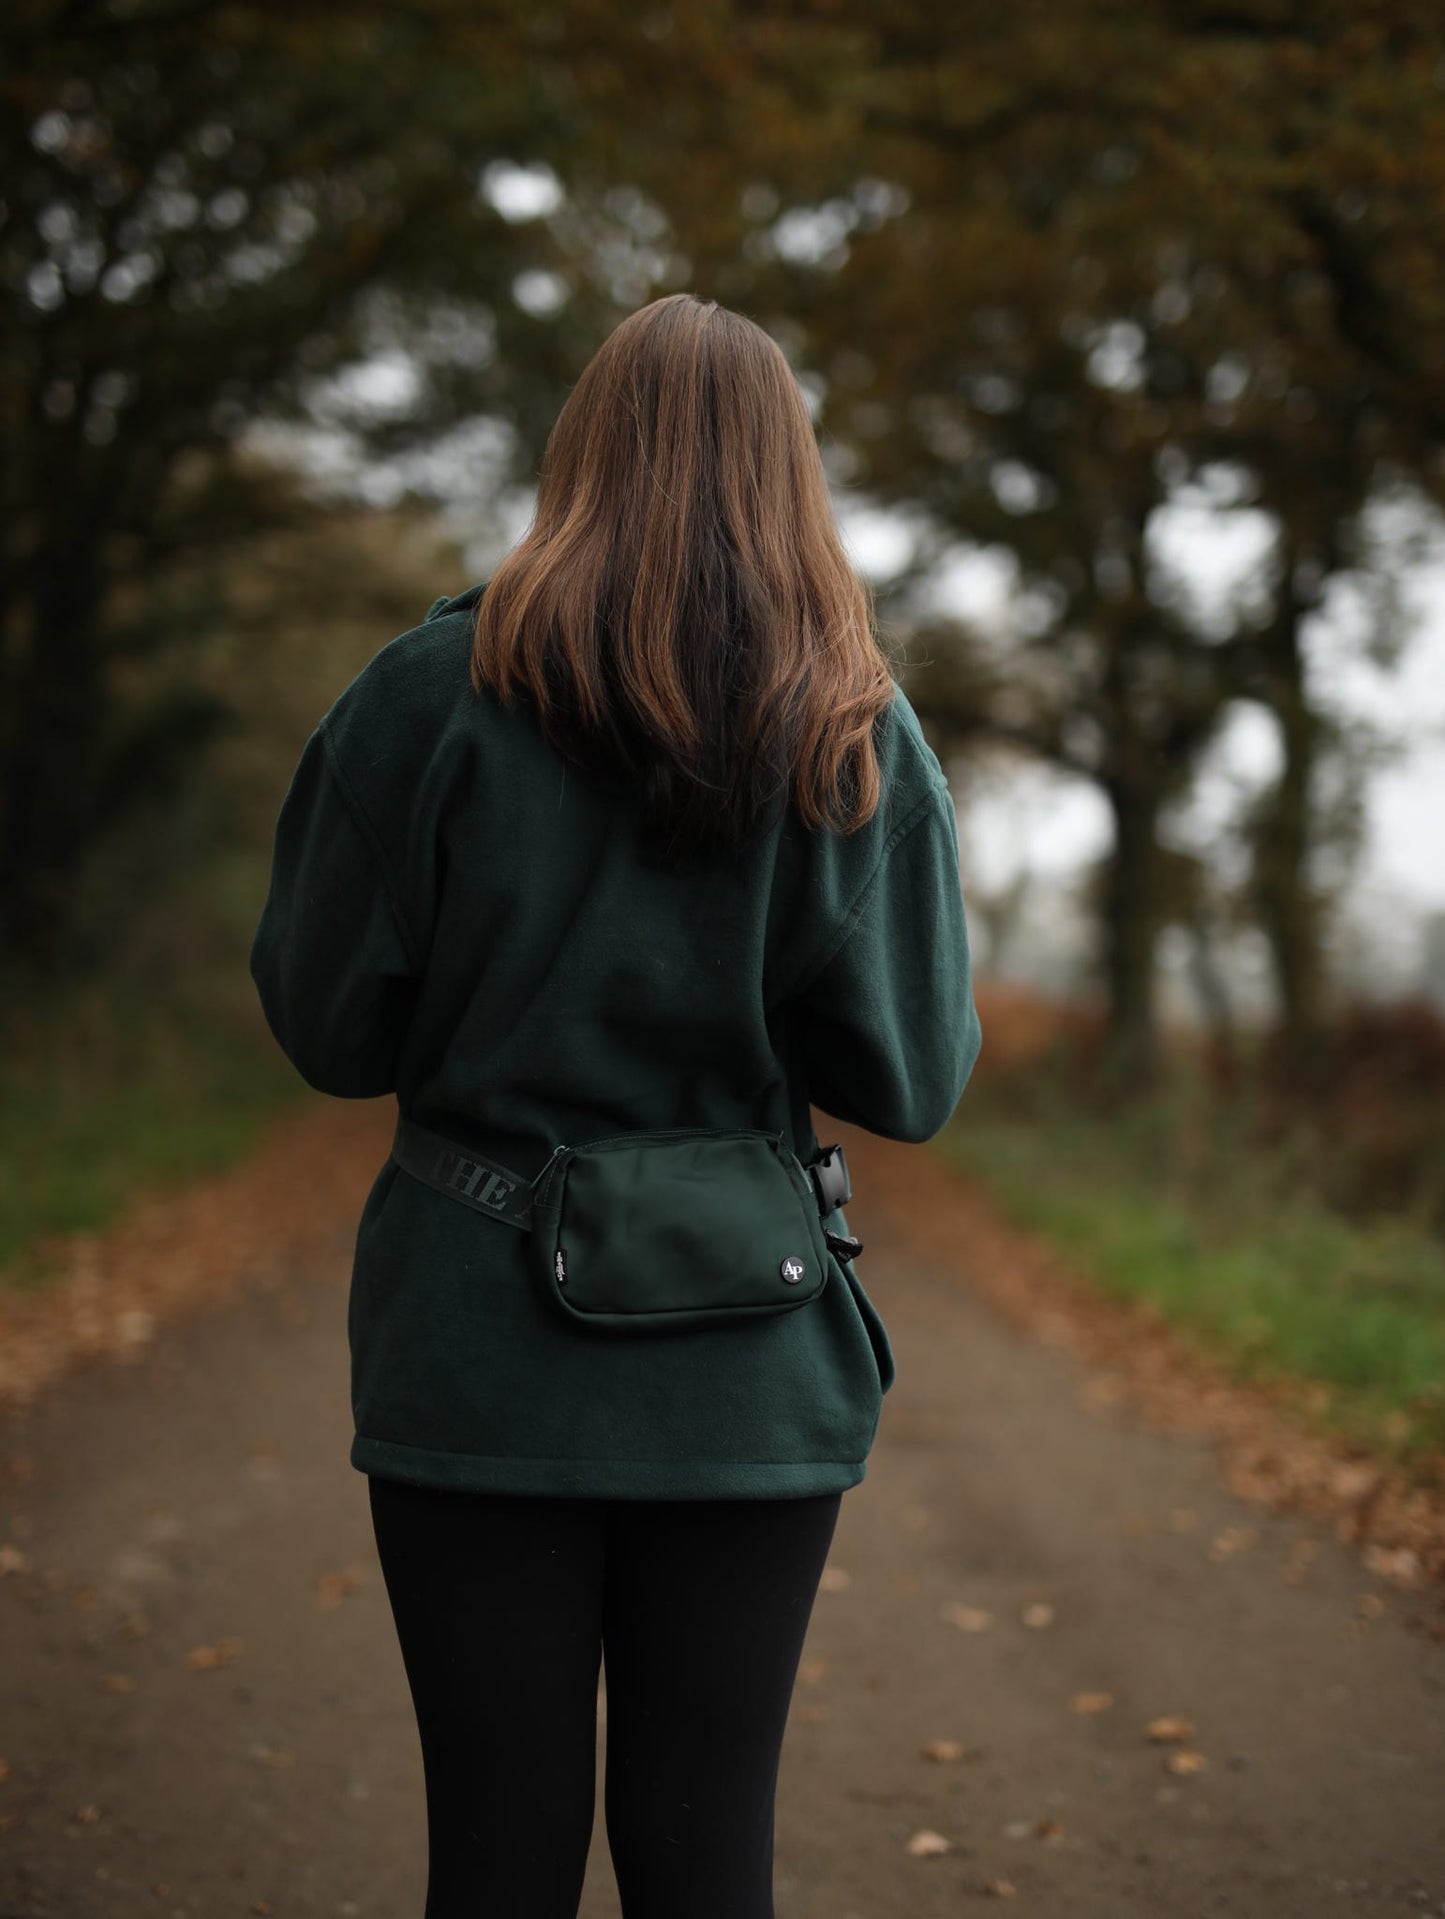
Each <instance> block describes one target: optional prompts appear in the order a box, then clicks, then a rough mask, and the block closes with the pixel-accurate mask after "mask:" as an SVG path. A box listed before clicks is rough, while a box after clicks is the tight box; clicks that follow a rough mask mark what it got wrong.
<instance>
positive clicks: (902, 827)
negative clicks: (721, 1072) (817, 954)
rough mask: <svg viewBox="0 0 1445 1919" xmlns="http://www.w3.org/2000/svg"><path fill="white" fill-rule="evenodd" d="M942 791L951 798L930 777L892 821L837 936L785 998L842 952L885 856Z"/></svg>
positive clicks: (801, 989)
mask: <svg viewBox="0 0 1445 1919" xmlns="http://www.w3.org/2000/svg"><path fill="white" fill-rule="evenodd" d="M944 794H946V795H947V796H948V798H949V800H950V801H951V800H952V798H953V793H952V789H951V788H950V787H948V786H947V785H946V784H945V783H944V782H943V781H942V780H936V779H930V780H929V783H928V791H927V792H926V793H925V794H924V795H923V797H922V798H921V799H920V800H919V802H918V804H917V805H916V806H913V807H910V808H909V810H908V812H907V813H905V814H904V816H903V818H902V819H901V820H898V821H897V822H896V823H895V824H894V826H893V827H892V828H891V829H890V831H889V834H888V837H887V839H886V840H884V842H883V845H882V848H881V850H880V852H879V854H878V858H877V860H876V861H875V862H874V865H873V870H872V871H871V872H870V873H869V875H868V877H867V879H866V880H865V881H864V882H863V884H862V886H861V887H860V888H859V890H858V893H857V896H856V897H855V899H854V901H853V904H852V905H851V906H850V907H849V909H848V911H847V913H846V914H845V915H844V918H843V922H842V925H841V927H840V928H839V930H838V933H837V935H836V937H835V938H834V940H833V942H832V944H831V945H830V946H829V947H828V948H827V950H826V951H825V952H824V954H823V956H822V958H821V959H819V960H818V961H817V963H816V964H815V965H814V966H813V967H812V968H811V969H810V970H809V971H808V972H806V973H805V974H804V975H803V977H802V978H801V979H800V980H799V981H798V982H797V983H796V984H795V985H794V987H793V988H792V991H791V992H790V993H789V995H788V998H790V999H796V998H797V997H798V995H799V994H800V993H803V992H805V991H806V990H807V989H808V987H810V986H811V985H812V984H813V982H814V980H816V979H817V977H818V975H819V974H820V973H822V972H824V971H826V969H827V968H828V967H829V966H831V965H832V963H833V961H834V960H835V959H836V958H837V957H838V955H839V953H841V952H842V950H843V948H844V947H845V946H846V945H847V943H848V941H849V940H850V939H851V938H852V936H853V933H854V932H855V930H856V929H857V925H858V922H859V920H860V919H861V918H862V916H863V909H864V907H865V906H866V905H867V903H868V895H869V894H870V893H871V892H872V890H873V888H874V887H875V886H876V885H877V883H878V879H879V876H880V875H881V874H882V872H883V868H884V865H885V864H886V862H887V859H888V855H889V854H890V853H891V852H892V850H893V848H894V847H895V846H896V845H897V844H898V842H899V841H900V840H901V839H903V838H904V836H905V835H906V834H908V833H911V832H912V831H913V829H914V827H915V826H919V825H921V824H922V822H923V821H924V819H925V818H926V817H927V816H928V813H929V811H930V809H931V808H932V806H933V804H934V802H935V800H937V799H938V798H939V797H940V796H942V795H944Z"/></svg>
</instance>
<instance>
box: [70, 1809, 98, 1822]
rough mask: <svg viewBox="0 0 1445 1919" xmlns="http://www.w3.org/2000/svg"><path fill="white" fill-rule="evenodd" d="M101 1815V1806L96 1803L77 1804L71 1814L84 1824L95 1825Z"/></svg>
mask: <svg viewBox="0 0 1445 1919" xmlns="http://www.w3.org/2000/svg"><path fill="white" fill-rule="evenodd" d="M100 1816H101V1811H100V1807H99V1806H96V1805H87V1806H77V1807H76V1809H75V1811H74V1812H73V1813H72V1814H71V1817H72V1818H73V1819H76V1820H78V1821H79V1822H80V1824H81V1825H82V1826H93V1825H94V1824H95V1822H96V1821H97V1820H98V1819H99V1818H100Z"/></svg>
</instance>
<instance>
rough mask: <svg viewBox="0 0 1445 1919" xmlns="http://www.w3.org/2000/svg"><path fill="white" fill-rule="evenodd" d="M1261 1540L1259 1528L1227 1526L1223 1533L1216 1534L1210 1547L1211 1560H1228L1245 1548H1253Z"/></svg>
mask: <svg viewBox="0 0 1445 1919" xmlns="http://www.w3.org/2000/svg"><path fill="white" fill-rule="evenodd" d="M1258 1538H1259V1528H1258V1527H1257V1526H1226V1527H1225V1528H1224V1530H1223V1532H1220V1533H1216V1534H1215V1536H1214V1538H1213V1540H1212V1541H1211V1542H1210V1546H1209V1557H1210V1558H1211V1559H1216V1560H1217V1559H1228V1558H1229V1556H1230V1554H1231V1553H1237V1552H1240V1551H1241V1550H1242V1549H1243V1548H1244V1547H1245V1546H1252V1545H1253V1544H1254V1542H1255V1540H1256V1539H1258Z"/></svg>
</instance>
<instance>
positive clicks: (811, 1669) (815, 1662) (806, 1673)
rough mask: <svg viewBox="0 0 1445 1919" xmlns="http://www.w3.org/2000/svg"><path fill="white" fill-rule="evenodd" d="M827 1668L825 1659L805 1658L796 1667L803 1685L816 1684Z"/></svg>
mask: <svg viewBox="0 0 1445 1919" xmlns="http://www.w3.org/2000/svg"><path fill="white" fill-rule="evenodd" d="M827 1670H828V1662H827V1661H826V1660H825V1659H805V1660H804V1661H803V1663H802V1665H801V1666H799V1668H798V1677H799V1679H801V1680H802V1682H803V1684H804V1685H805V1686H816V1685H817V1684H818V1682H819V1680H820V1679H821V1678H822V1677H823V1674H824V1673H825V1672H826V1671H827Z"/></svg>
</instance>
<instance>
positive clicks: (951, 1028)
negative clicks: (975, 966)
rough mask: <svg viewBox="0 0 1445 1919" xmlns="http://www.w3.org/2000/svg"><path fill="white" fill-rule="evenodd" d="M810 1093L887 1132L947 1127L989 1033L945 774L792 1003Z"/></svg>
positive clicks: (889, 1135)
mask: <svg viewBox="0 0 1445 1919" xmlns="http://www.w3.org/2000/svg"><path fill="white" fill-rule="evenodd" d="M792 1018H793V1022H794V1029H795V1032H796V1033H797V1034H798V1035H799V1037H800V1047H801V1053H802V1059H803V1063H804V1067H805V1071H806V1074H807V1084H808V1098H809V1100H810V1101H811V1102H812V1103H813V1104H814V1105H816V1106H818V1107H820V1108H821V1109H822V1110H823V1111H824V1112H826V1113H831V1114H832V1115H833V1116H834V1117H835V1118H837V1119H842V1120H847V1121H849V1122H850V1123H851V1124H853V1125H856V1126H861V1127H863V1128H864V1129H865V1130H866V1131H868V1132H871V1133H879V1134H881V1135H882V1136H883V1137H884V1138H886V1139H901V1140H909V1141H913V1142H921V1141H923V1140H926V1139H931V1138H932V1137H933V1135H934V1134H935V1133H938V1132H941V1131H942V1129H943V1127H944V1126H945V1125H946V1124H947V1122H948V1120H949V1119H950V1117H951V1116H952V1114H953V1110H954V1108H955V1106H957V1104H958V1101H959V1098H960V1097H961V1095H962V1093H963V1089H964V1086H965V1084H966V1083H967V1080H968V1077H969V1075H970V1073H971V1072H972V1071H973V1065H974V1061H975V1060H976V1059H977V1057H978V1053H979V1047H980V1045H981V1042H982V1029H981V1027H980V1025H979V1018H978V1012H977V1009H976V1008H975V1006H974V1001H973V981H972V972H971V967H970V960H969V948H968V924H967V920H966V918H965V914H964V905H963V891H962V885H961V881H960V878H959V859H958V822H957V817H956V815H955V812H954V805H953V797H952V794H951V793H950V792H949V790H948V788H947V786H946V784H944V783H943V782H942V781H941V780H940V781H934V782H932V783H931V785H930V789H929V794H928V796H927V797H926V798H925V800H924V801H923V802H922V803H921V804H920V806H919V807H918V809H917V810H916V811H915V813H914V814H913V815H912V816H910V817H909V819H908V820H907V821H906V822H905V823H904V825H903V828H902V830H901V832H900V833H899V834H898V835H897V837H896V838H894V839H893V842H892V844H891V845H890V846H888V847H887V848H886V849H885V851H884V853H883V856H882V858H881V860H880V861H879V864H878V865H877V867H876V868H875V869H874V872H873V874H872V876H871V877H870V879H869V880H868V882H867V884H866V885H865V887H864V889H863V892H862V895H861V897H860V898H859V899H858V900H857V901H856V902H855V903H854V906H853V909H852V910H851V912H850V913H849V915H848V920H847V924H846V927H845V930H844V932H843V934H842V937H841V940H840V941H839V942H838V943H836V944H835V946H834V949H833V951H832V952H831V954H830V955H829V957H828V958H827V959H826V960H825V962H824V963H823V965H822V966H821V968H820V969H819V970H818V971H817V972H816V973H815V974H814V976H813V978H812V980H811V982H810V983H809V984H808V985H807V986H805V987H804V988H803V990H802V992H801V994H800V996H799V999H798V1001H797V1003H796V1004H795V1006H794V1007H793V1009H792Z"/></svg>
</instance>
